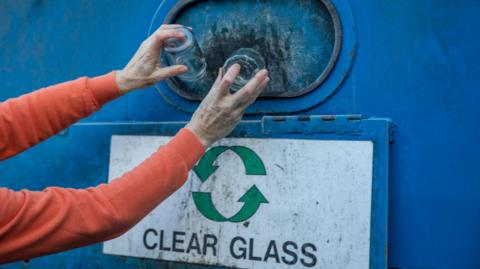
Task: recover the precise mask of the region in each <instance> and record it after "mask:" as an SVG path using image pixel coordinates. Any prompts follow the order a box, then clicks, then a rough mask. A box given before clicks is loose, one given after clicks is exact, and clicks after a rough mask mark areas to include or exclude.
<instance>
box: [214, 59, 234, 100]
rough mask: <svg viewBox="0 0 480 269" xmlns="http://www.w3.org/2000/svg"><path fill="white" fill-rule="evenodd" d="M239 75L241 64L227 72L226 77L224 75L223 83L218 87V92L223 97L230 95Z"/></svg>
mask: <svg viewBox="0 0 480 269" xmlns="http://www.w3.org/2000/svg"><path fill="white" fill-rule="evenodd" d="M222 71H223V69H222ZM222 73H223V72H222ZM239 73H240V65H239V64H234V65H232V66H231V67H230V68H229V69H228V70H227V72H226V73H225V75H223V77H222V79H221V81H220V82H219V84H218V87H216V90H217V91H218V93H219V94H221V95H227V94H229V90H230V87H231V86H232V84H233V82H234V81H235V78H236V77H237V76H238V74H239Z"/></svg>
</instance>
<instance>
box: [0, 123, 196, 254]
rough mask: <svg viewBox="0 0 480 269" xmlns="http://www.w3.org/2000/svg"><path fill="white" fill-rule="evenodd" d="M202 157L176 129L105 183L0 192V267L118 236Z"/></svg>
mask: <svg viewBox="0 0 480 269" xmlns="http://www.w3.org/2000/svg"><path fill="white" fill-rule="evenodd" d="M203 152H204V148H203V146H202V144H201V143H200V142H199V140H198V139H197V138H196V137H195V136H194V135H193V134H192V133H191V132H190V131H188V130H186V129H182V130H181V131H180V132H179V133H178V134H177V135H176V136H175V137H174V138H173V139H172V140H171V141H170V142H169V143H168V144H167V145H165V146H163V147H161V148H160V149H159V150H158V151H157V152H156V153H154V154H153V155H152V156H151V157H150V158H148V159H147V160H145V161H144V162H143V163H142V164H140V165H139V166H138V167H136V168H135V169H133V170H132V171H131V172H128V173H126V174H124V175H123V176H122V177H120V178H119V179H117V180H114V181H112V182H111V183H109V184H101V185H99V186H97V187H95V188H89V189H85V190H75V189H63V188H47V189H45V190H44V191H41V192H34V191H27V190H22V191H18V192H14V191H11V190H8V189H5V188H3V189H2V188H0V201H1V203H0V263H5V262H11V261H17V260H22V259H29V258H33V257H37V256H41V255H45V254H49V253H53V252H58V251H62V250H67V249H71V248H76V247H80V246H84V245H88V244H92V243H96V242H100V241H104V240H107V239H112V238H114V237H116V236H119V235H120V234H122V233H124V232H125V231H127V230H128V229H129V228H131V227H132V226H133V225H134V224H136V223H137V222H138V221H140V220H141V219H142V218H143V217H144V216H145V215H147V214H148V213H149V212H150V211H151V210H152V209H154V208H155V207H156V206H157V205H158V204H159V203H160V202H161V201H163V200H164V199H165V198H167V197H168V196H169V195H170V194H171V193H173V192H174V191H175V190H177V189H178V188H179V187H180V186H182V185H183V183H184V182H185V179H186V178H187V173H188V171H189V170H190V169H191V168H192V167H193V165H194V164H195V163H196V162H197V160H198V159H199V158H200V157H201V155H202V154H203ZM166 217H167V216H166Z"/></svg>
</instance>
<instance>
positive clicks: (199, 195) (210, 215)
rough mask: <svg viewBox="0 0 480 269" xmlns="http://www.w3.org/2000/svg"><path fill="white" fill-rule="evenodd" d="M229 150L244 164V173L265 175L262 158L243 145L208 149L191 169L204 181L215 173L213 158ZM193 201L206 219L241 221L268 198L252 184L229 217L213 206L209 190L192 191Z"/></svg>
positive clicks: (266, 201) (253, 212)
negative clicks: (237, 207)
mask: <svg viewBox="0 0 480 269" xmlns="http://www.w3.org/2000/svg"><path fill="white" fill-rule="evenodd" d="M228 150H231V151H233V152H235V154H237V155H238V156H239V157H240V159H242V161H243V164H244V166H245V173H246V174H247V175H266V174H267V172H266V169H265V165H264V164H263V161H262V159H261V158H260V157H259V156H258V155H257V154H256V153H255V151H253V150H251V149H249V148H247V147H243V146H232V147H226V146H217V147H213V148H211V149H210V150H208V151H207V152H206V153H205V155H203V157H202V159H201V160H200V161H199V162H198V165H196V166H195V167H194V168H193V171H194V172H195V174H196V175H197V176H198V178H199V179H200V181H202V183H203V182H205V181H207V179H208V178H209V177H210V176H211V175H213V174H214V173H215V171H216V170H217V169H218V166H216V165H213V163H214V162H215V160H216V159H217V158H218V157H219V156H220V155H221V154H222V153H224V152H226V151H228ZM192 196H193V201H194V202H195V206H196V207H197V209H198V211H200V213H202V215H203V216H205V217H206V218H207V219H209V220H212V221H217V222H225V221H229V222H242V221H246V220H248V219H249V218H251V217H252V216H253V215H255V213H256V212H257V210H258V209H259V208H260V205H261V204H267V203H268V200H267V199H266V198H265V196H263V194H262V193H261V192H260V190H259V189H258V188H257V186H256V185H253V186H252V187H251V188H250V189H249V190H248V191H247V192H246V193H245V194H244V195H243V196H242V197H240V199H239V200H238V202H242V203H243V206H242V208H241V209H240V211H238V212H237V213H236V214H235V215H233V216H232V217H230V218H227V217H224V216H223V215H222V214H221V213H220V212H218V210H217V209H216V208H215V205H214V204H213V201H212V194H211V193H210V192H193V193H192Z"/></svg>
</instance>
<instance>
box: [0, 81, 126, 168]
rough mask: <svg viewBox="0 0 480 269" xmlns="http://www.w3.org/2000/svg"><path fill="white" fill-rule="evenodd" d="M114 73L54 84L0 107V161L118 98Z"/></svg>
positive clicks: (11, 100)
mask: <svg viewBox="0 0 480 269" xmlns="http://www.w3.org/2000/svg"><path fill="white" fill-rule="evenodd" d="M120 95H121V93H120V90H119V89H118V86H117V84H116V82H115V72H111V73H109V74H107V75H104V76H100V77H95V78H86V77H84V78H79V79H77V80H73V81H69V82H65V83H61V84H57V85H54V86H51V87H47V88H44V89H40V90H37V91H34V92H32V93H29V94H25V95H22V96H20V97H18V98H12V99H9V100H7V101H5V102H3V103H0V160H3V159H6V158H8V157H11V156H13V155H15V154H18V153H20V152H22V151H24V150H25V149H27V148H29V147H31V146H34V145H36V144H38V143H39V142H41V141H43V140H45V139H47V138H49V137H50V136H52V135H55V134H56V133H58V132H60V131H61V130H63V129H65V128H66V127H68V126H69V125H71V124H73V123H75V122H76V121H78V120H80V119H82V118H84V117H87V116H89V115H90V114H92V113H93V112H95V111H97V110H98V109H99V108H100V107H101V106H102V105H103V104H105V103H107V102H108V101H110V100H112V99H114V98H116V97H118V96H120Z"/></svg>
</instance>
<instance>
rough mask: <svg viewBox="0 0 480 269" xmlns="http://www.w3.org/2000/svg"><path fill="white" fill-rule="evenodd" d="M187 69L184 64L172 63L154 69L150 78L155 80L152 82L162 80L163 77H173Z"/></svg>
mask: <svg viewBox="0 0 480 269" xmlns="http://www.w3.org/2000/svg"><path fill="white" fill-rule="evenodd" d="M187 71H188V69H187V67H186V66H184V65H172V66H168V67H164V68H161V69H158V70H156V71H155V72H153V74H152V75H151V78H152V79H153V80H155V81H153V82H158V81H160V80H163V79H166V78H169V77H174V76H177V75H180V74H183V73H185V72H187Z"/></svg>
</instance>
